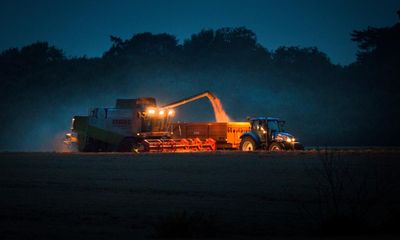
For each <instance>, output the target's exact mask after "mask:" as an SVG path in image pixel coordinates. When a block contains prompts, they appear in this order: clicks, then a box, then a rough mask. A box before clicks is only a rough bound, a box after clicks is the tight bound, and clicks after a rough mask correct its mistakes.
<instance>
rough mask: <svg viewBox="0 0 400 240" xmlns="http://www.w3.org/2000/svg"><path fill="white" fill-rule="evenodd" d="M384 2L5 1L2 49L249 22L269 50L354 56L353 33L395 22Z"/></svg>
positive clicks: (339, 58) (90, 49)
mask: <svg viewBox="0 0 400 240" xmlns="http://www.w3.org/2000/svg"><path fill="white" fill-rule="evenodd" d="M398 7H399V2H398V1H397V0H384V1H382V0H381V1H365V0H353V1H343V0H340V1H337V0H336V1H318V0H306V1H286V0H284V1H254V0H253V1H251V0H246V1H233V0H220V1H215V0H212V1H209V0H201V1H187V0H186V1H154V0H152V1H122V0H121V1H118V3H116V1H75V0H68V1H50V0H48V1H44V0H38V1H21V0H3V1H1V2H0V19H1V20H0V24H1V25H0V35H1V38H0V50H4V49H7V48H11V47H21V46H24V45H27V44H30V43H33V42H36V41H48V42H49V43H50V44H54V45H55V46H57V47H59V48H62V49H63V50H64V51H65V53H66V55H67V56H83V55H86V56H89V57H94V56H101V55H102V54H103V53H104V51H106V50H107V49H108V48H109V47H110V45H111V43H110V41H109V35H116V36H120V37H122V38H124V39H127V38H130V37H131V36H132V35H133V34H134V33H140V32H152V33H162V32H167V33H171V34H173V35H175V36H177V38H178V39H179V40H180V41H183V40H184V39H185V38H188V37H190V35H191V34H194V33H197V32H199V31H200V30H201V29H204V28H214V29H216V28H220V27H237V26H245V27H247V28H249V29H252V30H253V31H254V32H255V33H256V34H257V36H258V40H259V42H260V43H261V44H262V45H263V46H264V47H266V48H268V49H276V48H277V47H278V46H282V45H285V46H293V45H294V46H304V47H308V46H317V47H318V48H319V49H320V50H322V51H323V52H326V53H327V54H328V56H329V57H330V58H331V60H332V62H333V63H340V64H349V63H351V62H353V61H354V60H355V53H356V44H355V43H353V42H351V40H350V33H351V31H352V30H354V29H363V28H365V27H366V26H387V25H390V24H392V23H393V22H395V21H396V20H397V19H396V14H395V11H396V9H398Z"/></svg>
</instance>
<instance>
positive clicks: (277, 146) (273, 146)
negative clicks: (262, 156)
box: [269, 142, 285, 152]
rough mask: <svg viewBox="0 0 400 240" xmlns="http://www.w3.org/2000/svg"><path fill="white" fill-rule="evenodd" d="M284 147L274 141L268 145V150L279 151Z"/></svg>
mask: <svg viewBox="0 0 400 240" xmlns="http://www.w3.org/2000/svg"><path fill="white" fill-rule="evenodd" d="M284 149H285V148H284V146H283V144H281V143H277V142H274V143H272V144H271V145H270V146H269V150H270V151H272V152H280V151H283V150H284Z"/></svg>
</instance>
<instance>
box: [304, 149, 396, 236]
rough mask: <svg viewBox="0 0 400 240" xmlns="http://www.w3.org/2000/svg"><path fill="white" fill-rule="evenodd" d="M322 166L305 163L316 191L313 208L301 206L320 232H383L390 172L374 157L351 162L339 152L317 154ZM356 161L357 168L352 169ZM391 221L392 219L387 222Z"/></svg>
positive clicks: (389, 190) (324, 233)
mask: <svg viewBox="0 0 400 240" xmlns="http://www.w3.org/2000/svg"><path fill="white" fill-rule="evenodd" d="M318 154H319V159H320V163H321V166H319V168H315V169H314V168H313V169H311V168H310V167H309V166H306V171H307V175H308V176H309V177H310V178H311V180H312V182H313V184H314V186H313V191H314V193H315V194H316V199H315V200H316V201H315V202H316V203H317V204H316V207H312V206H311V205H305V204H303V205H302V208H301V209H302V211H301V212H302V214H303V216H304V217H306V218H308V219H310V218H311V219H313V220H314V221H315V223H316V227H317V229H316V230H317V231H316V232H317V233H319V234H321V235H356V234H369V233H382V231H383V230H384V229H383V228H382V227H383V224H382V223H380V222H385V221H386V220H388V216H387V215H386V216H385V214H383V212H384V211H385V210H386V208H387V207H388V205H387V199H389V198H390V196H393V189H394V186H393V184H394V183H393V181H392V180H391V175H390V174H389V173H388V172H387V170H385V169H384V168H382V167H381V166H380V165H381V164H380V163H378V162H377V161H375V160H373V158H367V159H363V160H362V162H361V163H353V162H350V161H348V160H347V159H343V158H342V157H341V155H340V152H338V151H328V150H324V151H321V152H319V153H318ZM352 164H356V165H358V166H357V169H355V168H352ZM390 222H392V221H390Z"/></svg>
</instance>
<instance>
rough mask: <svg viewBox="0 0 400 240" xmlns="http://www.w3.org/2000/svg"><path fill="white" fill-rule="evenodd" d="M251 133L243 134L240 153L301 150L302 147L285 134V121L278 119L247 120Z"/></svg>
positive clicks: (259, 118) (289, 135) (260, 118)
mask: <svg viewBox="0 0 400 240" xmlns="http://www.w3.org/2000/svg"><path fill="white" fill-rule="evenodd" d="M249 122H250V126H251V131H250V132H246V133H244V134H243V135H242V136H241V137H240V138H241V144H240V149H241V150H242V151H254V150H256V149H268V150H271V151H282V150H301V149H303V146H302V145H301V144H300V143H298V142H296V139H295V138H294V137H293V136H292V135H291V134H289V133H287V132H285V130H284V125H285V121H283V120H280V119H279V118H271V117H258V118H251V119H249Z"/></svg>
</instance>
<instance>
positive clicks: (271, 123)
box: [268, 120, 285, 132]
mask: <svg viewBox="0 0 400 240" xmlns="http://www.w3.org/2000/svg"><path fill="white" fill-rule="evenodd" d="M284 124H285V122H284V121H278V120H268V129H269V130H270V131H271V132H284V130H283V125H284Z"/></svg>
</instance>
